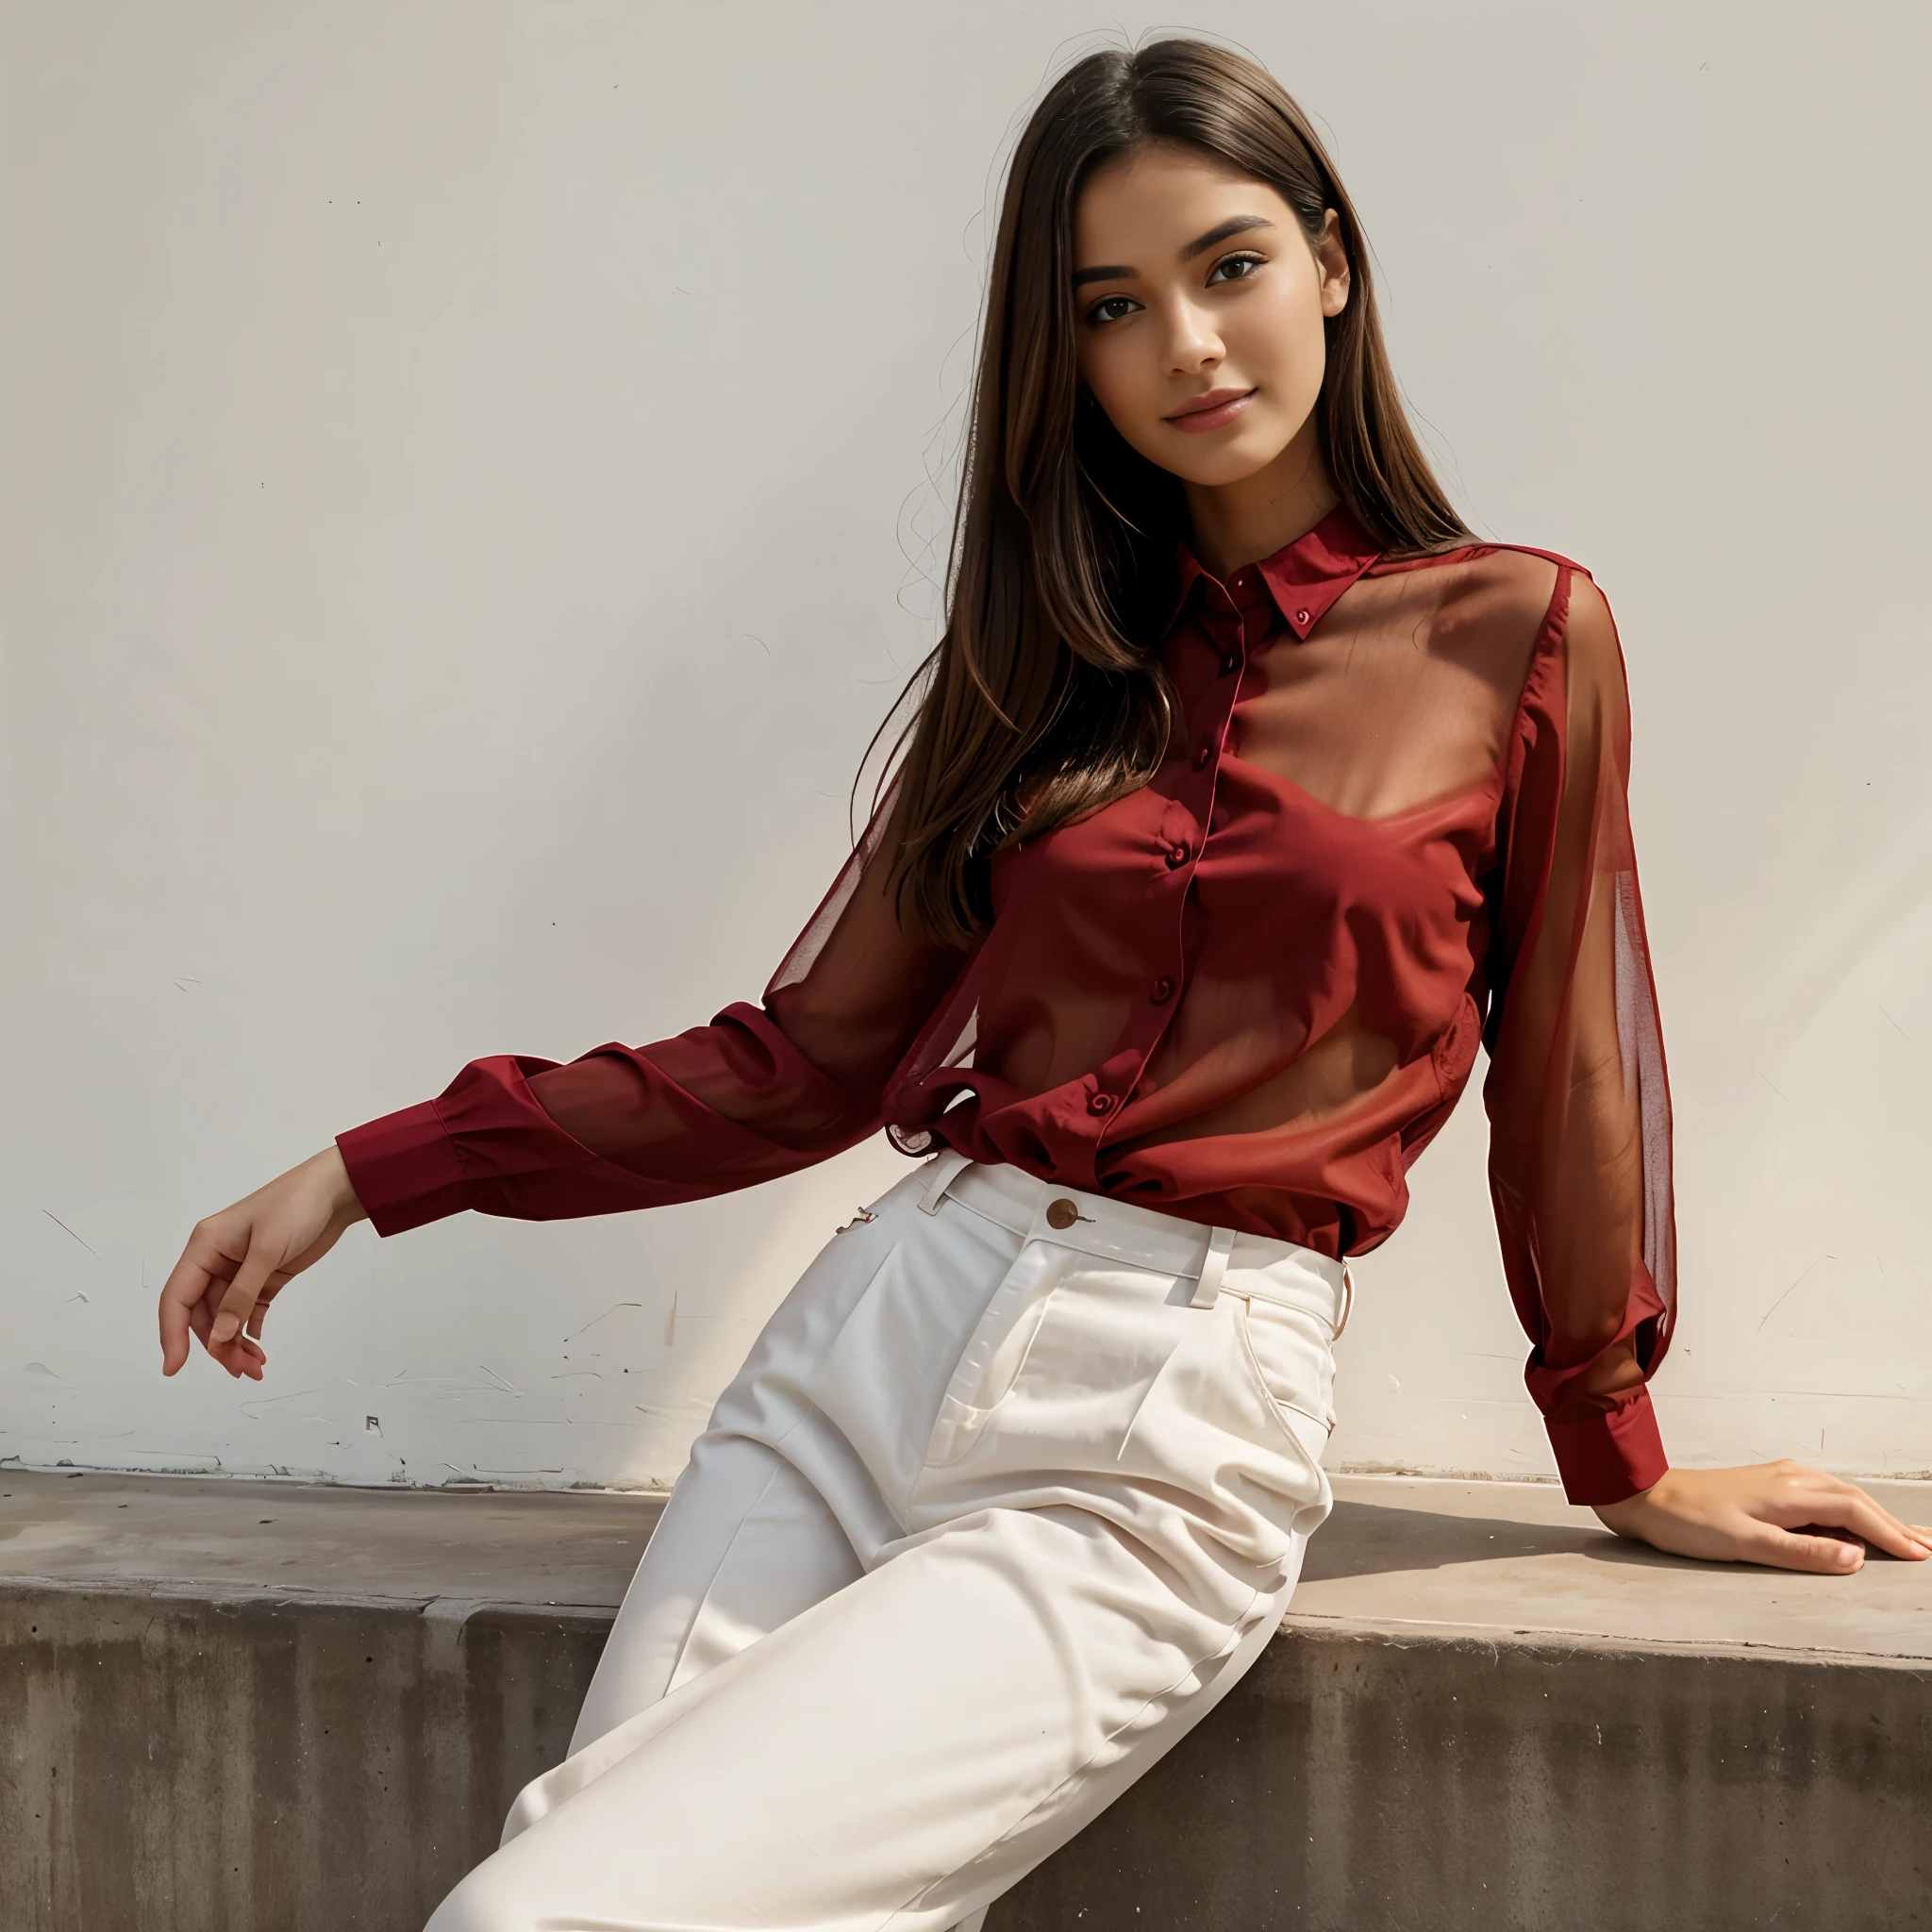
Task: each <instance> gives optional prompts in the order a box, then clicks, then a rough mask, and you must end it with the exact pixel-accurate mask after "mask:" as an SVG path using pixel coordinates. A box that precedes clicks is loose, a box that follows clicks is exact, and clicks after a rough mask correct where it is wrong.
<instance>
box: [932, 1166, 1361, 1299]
mask: <svg viewBox="0 0 1932 1932" xmlns="http://www.w3.org/2000/svg"><path fill="white" fill-rule="evenodd" d="M948 1197H950V1198H951V1199H953V1200H955V1201H957V1202H958V1203H959V1205H960V1206H961V1207H962V1208H970V1209H971V1210H972V1211H973V1212H974V1213H975V1214H980V1215H983V1216H984V1217H985V1218H986V1219H987V1220H989V1221H992V1222H996V1223H998V1224H999V1225H1000V1226H1002V1227H1005V1228H1008V1229H1009V1230H1010V1231H1011V1232H1012V1233H1014V1234H1017V1235H1019V1236H1021V1237H1022V1238H1023V1239H1024V1240H1027V1241H1053V1242H1057V1243H1058V1245H1059V1246H1061V1247H1064V1248H1073V1249H1075V1250H1077V1251H1079V1252H1080V1253H1082V1254H1088V1255H1096V1256H1099V1257H1102V1258H1104V1259H1107V1260H1116V1261H1124V1262H1127V1263H1129V1264H1130V1265H1132V1266H1135V1267H1140V1268H1145V1269H1147V1270H1149V1271H1150V1272H1152V1273H1155V1274H1172V1275H1174V1276H1175V1277H1176V1278H1178V1279H1181V1280H1191V1281H1192V1282H1193V1283H1194V1284H1195V1287H1194V1293H1193V1296H1192V1300H1193V1302H1194V1305H1195V1306H1196V1307H1207V1306H1208V1304H1210V1303H1211V1302H1213V1300H1214V1299H1215V1297H1216V1296H1217V1295H1220V1294H1224V1293H1226V1294H1240V1295H1244V1296H1246V1297H1248V1298H1249V1299H1250V1300H1254V1301H1271V1302H1280V1303H1282V1304H1284V1305H1285V1306H1287V1307H1301V1308H1307V1309H1308V1310H1309V1312H1311V1313H1313V1314H1317V1315H1320V1316H1321V1317H1323V1318H1324V1320H1325V1321H1327V1322H1328V1323H1329V1324H1330V1325H1331V1327H1332V1329H1333V1331H1334V1333H1335V1334H1336V1335H1337V1336H1340V1335H1341V1331H1342V1329H1343V1328H1345V1327H1346V1326H1347V1325H1348V1317H1349V1314H1350V1311H1351V1309H1352V1307H1353V1305H1354V1301H1355V1279H1354V1276H1353V1275H1352V1274H1350V1273H1349V1267H1348V1263H1347V1261H1346V1260H1340V1261H1338V1260H1334V1259H1332V1258H1330V1257H1328V1256H1326V1255H1321V1254H1317V1253H1316V1252H1315V1250H1314V1249H1313V1248H1305V1247H1303V1246H1301V1244H1300V1243H1299V1242H1296V1241H1279V1240H1275V1239H1274V1238H1273V1237H1270V1236H1266V1235H1254V1234H1244V1233H1241V1231H1239V1230H1238V1229H1235V1228H1230V1227H1209V1226H1208V1225H1207V1224H1205V1223H1202V1222H1196V1221H1186V1220H1183V1219H1182V1218H1181V1217H1180V1216H1179V1215H1177V1214H1162V1213H1160V1212H1159V1211H1158V1209H1156V1208H1142V1207H1140V1206H1138V1205H1136V1204H1134V1203H1132V1202H1128V1201H1114V1200H1109V1199H1108V1197H1107V1196H1106V1195H1104V1194H1091V1193H1087V1192H1084V1191H1081V1190H1080V1189H1078V1188H1068V1187H1062V1186H1061V1185H1059V1183H1058V1182H1056V1181H1043V1180H1041V1179H1040V1178H1039V1177H1038V1176H1037V1175H1034V1174H1027V1173H1025V1172H1024V1170H1023V1169H1021V1168H1017V1167H1014V1166H1012V1165H1011V1164H1010V1163H1008V1162H1005V1161H1001V1162H997V1163H987V1162H983V1161H975V1160H974V1159H972V1158H970V1157H969V1156H967V1155H964V1154H960V1153H958V1152H957V1151H955V1150H952V1149H950V1148H949V1149H947V1150H946V1151H945V1152H944V1153H941V1154H940V1155H938V1156H936V1157H935V1158H933V1159H932V1160H930V1161H928V1162H927V1163H926V1171H925V1176H924V1185H923V1187H922V1189H921V1194H920V1206H921V1207H922V1208H924V1210H925V1212H926V1213H928V1214H936V1213H937V1212H938V1211H939V1208H940V1203H941V1201H943V1200H945V1199H947V1198H948Z"/></svg>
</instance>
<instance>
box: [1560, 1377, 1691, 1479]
mask: <svg viewBox="0 0 1932 1932" xmlns="http://www.w3.org/2000/svg"><path fill="white" fill-rule="evenodd" d="M1543 1426H1544V1427H1545V1428H1546V1429H1547V1430H1548V1431H1549V1433H1550V1447H1551V1448H1552V1449H1553V1450H1555V1451H1556V1455H1557V1474H1559V1475H1560V1476H1561V1477H1562V1478H1563V1493H1564V1495H1565V1496H1567V1497H1568V1498H1569V1499H1570V1501H1571V1502H1573V1503H1621V1502H1623V1501H1624V1498H1625V1497H1626V1496H1634V1495H1636V1493H1637V1492H1638V1491H1640V1490H1647V1489H1649V1488H1650V1486H1651V1485H1652V1484H1653V1483H1654V1482H1656V1481H1657V1479H1658V1478H1659V1477H1660V1476H1661V1475H1662V1474H1664V1472H1665V1471H1666V1470H1667V1469H1669V1468H1670V1466H1671V1465H1670V1460H1669V1458H1668V1457H1666V1456H1665V1455H1664V1441H1663V1437H1662V1436H1661V1435H1660V1434H1659V1433H1658V1431H1657V1411H1656V1410H1655V1409H1654V1408H1652V1407H1651V1406H1650V1391H1649V1390H1648V1389H1645V1388H1639V1389H1637V1390H1635V1391H1633V1392H1632V1394H1631V1396H1630V1398H1629V1400H1628V1401H1626V1402H1623V1403H1620V1404H1619V1405H1618V1406H1617V1407H1615V1408H1612V1409H1609V1410H1607V1411H1606V1412H1604V1413H1603V1414H1601V1415H1587V1416H1584V1417H1582V1418H1581V1419H1580V1420H1578V1421H1576V1422H1564V1423H1559V1422H1553V1421H1551V1420H1550V1419H1549V1418H1548V1417H1545V1418H1544V1421H1543Z"/></svg>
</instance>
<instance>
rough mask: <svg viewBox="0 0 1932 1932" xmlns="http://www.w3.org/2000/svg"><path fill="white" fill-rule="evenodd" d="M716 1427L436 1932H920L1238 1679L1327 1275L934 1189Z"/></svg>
mask: <svg viewBox="0 0 1932 1932" xmlns="http://www.w3.org/2000/svg"><path fill="white" fill-rule="evenodd" d="M871 1213H872V1216H873V1218H872V1219H870V1220H865V1219H860V1220H858V1221H855V1222H853V1223H852V1224H849V1225H848V1226H847V1227H845V1228H843V1229H841V1231H840V1232H839V1233H838V1234H837V1235H835V1236H834V1237H833V1238H832V1240H831V1241H829V1242H828V1243H827V1245H826V1246H825V1248H824V1251H823V1252H822V1253H821V1254H820V1255H819V1257H817V1259H816V1260H814V1261H813V1262H812V1264H811V1266H810V1267H809V1268H808V1270H807V1271H806V1273H805V1274H804V1276H803V1277H802V1278H801V1279H800V1281H799V1282H798V1284H797V1286H796V1287H795V1288H794V1289H793V1290H792V1291H791V1294H790V1295H789V1296H787V1298H786V1300H785V1301H784V1303H783V1304H782V1305H781V1306H780V1307H779V1308H778V1310H777V1312H776V1313H775V1314H774V1316H773V1317H772V1319H771V1321H770V1322H769V1323H768V1324H766V1326H765V1329H764V1331H763V1332H762V1334H761V1335H760V1336H759V1338H758V1341H757V1343H756V1344H755V1345H754V1347H753V1349H752V1352H751V1355H750V1357H748V1359H747V1360H746V1361H745V1364H744V1366H743V1368H742V1369H741V1371H740V1372H739V1374H738V1375H737V1376H736V1377H735V1379H734V1380H733V1381H732V1383H731V1385H730V1386H729V1387H728V1388H727V1389H726V1390H725V1391H724V1395H723V1396H722V1397H721V1398H720V1399H719V1402H718V1405H717V1407H716V1409H715V1410H714V1411H713V1413H712V1416H711V1419H710V1423H709V1424H708V1427H707V1428H706V1430H705V1432H704V1434H703V1435H701V1436H700V1437H699V1438H698V1440H697V1441H696V1443H695V1444H694V1445H693V1448H692V1451H691V1461H690V1464H689V1466H688V1467H687V1469H686V1470H685V1473H684V1474H683V1475H682V1476H681V1477H680V1478H679V1480H678V1483H677V1486H676V1488H675V1490H674V1491H673V1492H672V1495H671V1500H670V1502H669V1504H668V1505H667V1506H666V1508H665V1511H664V1516H663V1519H662V1521H661V1523H660V1524H659V1525H658V1530H657V1533H656V1534H655V1535H654V1536H653V1538H652V1540H651V1543H650V1546H649V1548H648V1549H647V1550H646V1551H645V1553H644V1557H643V1560H642V1561H641V1564H640V1565H639V1567H638V1573H637V1576H636V1579H635V1581H634V1582H633V1583H632V1585H631V1588H630V1591H629V1592H628V1594H627V1595H626V1596H625V1602H624V1606H623V1608H622V1609H621V1610H620V1611H619V1613H618V1617H617V1622H616V1624H615V1626H614V1628H613V1629H612V1631H611V1635H610V1640H609V1642H608V1646H607V1647H606V1650H605V1653H604V1656H603V1659H602V1661H601V1662H600V1664H599V1665H598V1668H597V1673H596V1676H595V1679H594V1680H593V1682H592V1684H591V1690H590V1693H589V1695H588V1697H587V1698H586V1700H585V1704H584V1708H583V1713H582V1715H581V1717H580V1719H579V1720H578V1724H577V1728H576V1733H575V1737H574V1739H573V1740H572V1743H571V1752H570V1756H569V1757H567V1758H566V1759H565V1760H564V1761H563V1763H562V1764H560V1765H558V1767H557V1769H556V1770H554V1771H552V1772H549V1773H546V1774H544V1775H543V1776H541V1777H540V1778H538V1779H537V1780H536V1781H535V1782H534V1783H532V1784H530V1785H529V1786H527V1787H526V1788H525V1790H524V1791H523V1792H522V1794H521V1795H520V1796H519V1797H518V1799H517V1801H516V1804H515V1806H514V1807H513V1808H512V1810H511V1812H510V1816H509V1820H508V1824H507V1825H506V1826H505V1829H504V1841H503V1845H502V1848H501V1849H500V1850H499V1851H497V1852H496V1853H495V1854H494V1855H492V1856H491V1857H490V1858H488V1859H487V1860H485V1862H484V1863H483V1864H481V1865H480V1866H478V1867H477V1868H476V1870H475V1871H474V1872H472V1873H471V1874H470V1875H469V1876H468V1877H467V1878H466V1879H464V1880H463V1882H462V1883H461V1884H460V1885H459V1886H458V1888H457V1890H455V1891H454V1892H453V1893H452V1894H451V1895H450V1897H449V1898H448V1899H447V1900H445V1901H444V1903H443V1905H442V1906H441V1908H440V1909H439V1910H438V1912H437V1913H436V1915H435V1917H434V1918H433V1920H432V1921H431V1922H430V1924H431V1932H515V1928H529V1932H535V1928H537V1927H540V1926H541V1927H544V1928H546V1932H565V1928H574V1927H591V1926H594V1927H597V1928H599V1932H672V1928H679V1932H684V1928H690V1927H694V1926H702V1927H706V1928H713V1932H738V1928H743V1932H751V1928H755V1927H756V1928H770V1927H774V1926H782V1927H786V1928H791V1932H881V1928H886V1927H891V1928H893V1932H914V1928H917V1932H947V1928H951V1927H956V1926H977V1924H979V1922H980V1919H981V1917H982V1916H983V1914H984V1912H985V1909H986V1907H987V1906H988V1904H989V1903H990V1902H991V1900H992V1899H994V1898H996V1897H998V1896H999V1894H1000V1893H1001V1892H1003V1891H1005V1890H1007V1889H1008V1887H1009V1886H1011V1885H1013V1884H1014V1883H1015V1882H1017V1881H1018V1880H1019V1879H1020V1878H1021V1877H1022V1876H1024V1874H1025V1873H1026V1872H1028V1871H1029V1870H1031V1869H1032V1867H1033V1866H1034V1865H1036V1864H1037V1863H1039V1861H1040V1860H1041V1858H1043V1857H1046V1856H1047V1855H1048V1854H1049V1853H1050V1852H1052V1851H1053V1850H1055V1849H1056V1848H1057V1847H1058V1846H1059V1845H1060V1844H1062V1843H1064V1842H1065V1841H1066V1840H1068V1839H1069V1838H1071V1837H1072V1836H1073V1835H1074V1832H1076V1831H1077V1830H1078V1829H1079V1828H1080V1827H1081V1826H1082V1825H1083V1824H1086V1823H1087V1822H1088V1821H1089V1820H1090V1819H1091V1818H1092V1817H1094V1816H1095V1815H1096V1814H1097V1813H1098V1812H1099V1811H1100V1810H1101V1809H1102V1808H1103V1807H1105V1806H1106V1805H1107V1804H1108V1803H1109V1802H1110V1801H1111V1800H1112V1799H1113V1798H1115V1797H1117V1796H1118V1795H1119V1794H1120V1792H1121V1791H1123V1790H1125V1789H1126V1787H1127V1786H1128V1785H1129V1784H1130V1783H1132V1781H1133V1780H1134V1779H1135V1778H1136V1777H1138V1776H1139V1775H1140V1774H1141V1772H1143V1771H1144V1770H1146V1768H1147V1767H1148V1766H1149V1765H1150V1764H1151V1763H1153V1762H1154V1761H1155V1760H1156V1759H1157V1758H1158V1757H1160V1755H1161V1754H1162V1753H1163V1752H1165V1751H1166V1750H1168V1749H1169V1748H1170V1747H1171V1746H1172V1745H1173V1744H1174V1742H1175V1741H1176V1740H1179V1739H1180V1738H1181V1737H1182V1736H1184V1735H1185V1734H1186V1732H1187V1731H1188V1730H1189V1729H1190V1728H1191V1726H1192V1725H1194V1724H1197V1723H1198V1722H1199V1721H1200V1719H1201V1718H1202V1717H1203V1716H1204V1715H1205V1714H1206V1713H1207V1712H1208V1710H1209V1709H1211V1708H1212V1707H1213V1706H1214V1704H1215V1703H1216V1702H1217V1701H1218V1700H1219V1699H1220V1698H1221V1697H1223V1696H1224V1695H1225V1694H1226V1692H1227V1691H1228V1690H1229V1689H1230V1688H1231V1687H1232V1686H1233V1685H1234V1683H1235V1682H1236V1681H1237V1680H1238V1679H1239V1678H1240V1676H1241V1673H1242V1672H1243V1671H1245V1670H1246V1669H1247V1668H1248V1666H1249V1665H1250V1664H1251V1663H1253V1662H1254V1660H1255V1659H1256V1658H1257V1657H1258V1656H1259V1655H1260V1652H1261V1650H1262V1648H1263V1646H1264V1645H1265V1644H1266V1643H1267V1641H1268V1639H1269V1637H1270V1636H1271V1635H1272V1633H1273V1632H1274V1627H1275V1625H1276V1624H1277V1623H1278V1622H1279V1620H1280V1616H1281V1613H1282V1611H1283V1609H1284V1608H1285V1607H1286V1606H1287V1603H1288V1599H1289V1594H1290V1592H1291V1591H1292V1590H1293V1588H1294V1584H1295V1579H1296V1577H1297V1576H1298V1574H1300V1569H1301V1559H1302V1552H1303V1548H1304V1546H1305V1544H1306V1542H1307V1537H1308V1536H1309V1534H1310V1533H1311V1532H1312V1531H1313V1530H1314V1529H1315V1528H1316V1526H1317V1525H1318V1524H1321V1522H1322V1521H1323V1520H1324V1517H1325V1516H1326V1515H1327V1513H1328V1510H1329V1507H1330V1503H1331V1497H1330V1493H1329V1488H1328V1483H1327V1479H1326V1478H1325V1476H1324V1474H1323V1472H1322V1465H1321V1456H1322V1451H1323V1449H1324V1446H1325V1443H1326V1441H1327V1436H1328V1431H1329V1428H1330V1427H1331V1426H1332V1422H1333V1410H1332V1407H1331V1396H1332V1389H1333V1377H1334V1359H1333V1356H1332V1353H1331V1347H1330V1344H1331V1342H1332V1341H1333V1338H1334V1335H1335V1333H1336V1331H1337V1329H1338V1327H1339V1326H1340V1324H1341V1322H1342V1320H1343V1319H1344V1315H1345V1304H1346V1298H1347V1292H1348V1290H1347V1285H1346V1283H1345V1279H1344V1274H1345V1271H1344V1269H1343V1266H1342V1264H1341V1263H1340V1262H1336V1261H1331V1260H1329V1259H1327V1258H1326V1257H1323V1256H1320V1255H1317V1254H1314V1253H1313V1252H1311V1251H1310V1250H1308V1249H1306V1248H1301V1247H1297V1246H1295V1245H1293V1244H1292V1243H1290V1242H1286V1241H1269V1240H1263V1239H1260V1238H1258V1237H1253V1236H1248V1235H1244V1234H1236V1233H1233V1232H1231V1231H1230V1230H1227V1229H1210V1228H1208V1227H1206V1226H1204V1225H1202V1224H1198V1223H1193V1222H1188V1221H1184V1220H1181V1219H1179V1218H1177V1217H1175V1216H1173V1215H1166V1214H1160V1213H1157V1212H1155V1211H1153V1210H1151V1209H1148V1208H1139V1207H1129V1206H1125V1205H1123V1204H1121V1203H1117V1202H1113V1201H1110V1200H1108V1199H1106V1198H1105V1197H1104V1196H1100V1195H1094V1194H1089V1193H1085V1192H1081V1191H1077V1190H1070V1189H1066V1188H1063V1187H1058V1186H1053V1185H1051V1184H1048V1183H1045V1182H1041V1181H1039V1180H1036V1179H1034V1178H1033V1177H1032V1176H1030V1175H1027V1174H1022V1173H1021V1172H1020V1171H1019V1170H1018V1169H1016V1168H1011V1167H1005V1166H994V1167H989V1166H979V1165H975V1164H971V1163H968V1162H965V1161H964V1160H963V1159H962V1158H960V1157H958V1156H957V1155H951V1154H946V1155H941V1156H940V1157H938V1158H936V1159H934V1160H931V1161H928V1162H927V1163H926V1164H925V1166H924V1167H923V1168H921V1169H918V1170H915V1171H914V1172H913V1173H911V1174H908V1175H907V1176H906V1178H905V1179H904V1180H902V1181H901V1182H900V1183H899V1184H898V1185H897V1186H895V1187H893V1188H892V1189H891V1190H890V1191H888V1192H887V1193H885V1194H884V1195H882V1196H881V1197H880V1198H879V1199H878V1200H877V1201H875V1202H874V1203H873V1204H872V1208H871Z"/></svg>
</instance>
